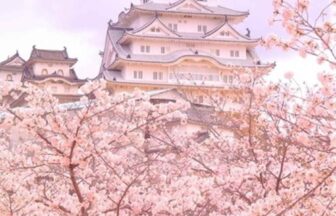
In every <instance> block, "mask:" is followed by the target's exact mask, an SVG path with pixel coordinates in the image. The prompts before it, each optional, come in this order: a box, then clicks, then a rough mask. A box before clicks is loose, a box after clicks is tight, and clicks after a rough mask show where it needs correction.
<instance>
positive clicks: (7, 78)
mask: <svg viewBox="0 0 336 216" xmlns="http://www.w3.org/2000/svg"><path fill="white" fill-rule="evenodd" d="M6 80H7V81H9V82H12V81H13V76H12V75H11V74H8V75H7V77H6Z"/></svg>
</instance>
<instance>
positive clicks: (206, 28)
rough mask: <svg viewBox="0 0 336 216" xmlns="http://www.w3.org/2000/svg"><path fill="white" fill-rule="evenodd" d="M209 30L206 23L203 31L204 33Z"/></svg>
mask: <svg viewBox="0 0 336 216" xmlns="http://www.w3.org/2000/svg"><path fill="white" fill-rule="evenodd" d="M207 31H208V27H207V26H206V25H204V26H203V32H204V33H207Z"/></svg>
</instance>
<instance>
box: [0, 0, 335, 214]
mask: <svg viewBox="0 0 336 216" xmlns="http://www.w3.org/2000/svg"><path fill="white" fill-rule="evenodd" d="M274 6H275V13H274V14H275V17H276V19H275V20H281V21H282V22H283V26H284V27H285V28H286V29H287V30H288V33H289V34H290V37H291V39H290V41H289V42H288V41H287V42H285V41H284V40H282V39H280V38H279V37H274V36H273V37H271V38H269V39H267V40H265V44H266V45H268V46H274V45H275V46H281V47H283V48H290V49H293V50H296V51H298V53H299V54H301V55H302V56H305V55H312V56H315V58H316V59H317V60H318V61H319V62H322V60H323V62H328V63H329V64H330V65H334V64H335V56H334V52H335V47H334V46H335V44H334V43H335V42H334V41H335V40H334V39H333V38H334V37H335V25H334V24H330V25H329V27H326V26H325V23H323V22H324V21H322V18H321V17H322V15H323V14H324V13H325V12H326V11H328V10H329V9H332V7H335V1H331V2H330V4H329V5H327V6H326V7H325V9H323V11H321V15H320V16H318V17H317V18H318V19H317V22H316V23H314V24H311V21H310V19H311V18H310V16H309V6H310V4H309V1H307V0H298V1H295V3H293V2H292V1H274ZM325 22H327V21H325ZM329 22H330V21H329ZM306 45H309V46H306ZM303 54H304V55H303ZM321 58H322V59H321ZM285 78H286V80H287V81H283V82H278V83H269V82H266V81H264V80H263V76H262V74H257V73H256V71H255V70H253V69H251V70H248V71H245V73H243V74H241V75H240V79H241V86H240V94H239V97H241V98H240V100H239V101H241V106H240V107H239V108H237V109H236V110H233V111H232V112H231V113H230V114H228V113H227V112H226V111H225V110H223V109H222V107H221V104H225V101H219V103H217V102H218V101H217V102H216V103H214V104H218V106H217V107H215V108H214V110H213V111H211V115H210V120H209V121H204V122H203V125H202V126H201V127H202V128H203V129H204V128H205V129H206V130H207V133H206V134H201V135H202V136H200V133H197V132H196V133H192V134H190V133H188V130H187V129H186V128H188V126H190V125H192V122H190V121H188V115H187V114H188V110H190V109H191V108H195V107H194V106H192V105H190V103H187V102H185V101H177V102H162V103H158V104H156V103H153V102H152V101H151V100H150V98H149V96H148V95H147V94H146V93H144V92H140V91H139V92H138V91H137V92H134V93H129V94H126V93H124V94H117V95H110V94H109V92H108V91H106V90H105V86H104V82H98V81H97V82H93V83H89V84H87V85H85V86H84V87H83V89H82V91H83V92H84V93H85V94H86V96H84V97H83V98H82V99H81V101H80V102H77V103H73V104H63V105H60V104H58V102H57V99H55V98H54V97H52V96H51V95H50V94H49V93H48V92H45V91H42V90H40V89H35V88H34V87H33V86H28V87H27V88H23V87H16V88H20V89H19V90H20V92H23V93H24V94H25V95H26V100H27V106H25V107H20V108H11V107H9V106H6V105H2V106H1V108H0V122H1V123H0V126H1V127H0V134H1V136H0V170H1V175H0V213H1V215H83V216H86V215H176V216H180V215H190V216H194V215H204V216H205V215H211V216H219V215H242V216H244V215H246V216H250V215H260V216H261V215H324V216H326V215H336V130H335V129H336V121H335V119H336V112H335V110H336V109H335V108H336V97H335V96H336V88H335V86H336V79H335V75H334V74H332V73H330V74H328V73H320V74H317V78H318V80H319V83H318V84H317V85H316V86H304V87H302V86H301V85H297V83H296V82H295V80H293V77H292V74H290V73H288V74H286V76H285ZM4 89H5V90H4V91H2V92H5V93H6V94H7V93H8V92H10V90H9V89H8V88H4ZM199 112H200V113H199V114H200V115H205V114H204V113H203V112H202V111H199ZM193 126H194V125H193ZM228 131H231V132H232V133H230V134H229V135H228ZM198 132H201V131H198ZM203 135H205V136H203Z"/></svg>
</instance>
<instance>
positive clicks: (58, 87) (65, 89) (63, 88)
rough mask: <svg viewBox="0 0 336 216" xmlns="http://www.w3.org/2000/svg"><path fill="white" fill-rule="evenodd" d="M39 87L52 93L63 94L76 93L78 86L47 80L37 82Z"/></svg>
mask: <svg viewBox="0 0 336 216" xmlns="http://www.w3.org/2000/svg"><path fill="white" fill-rule="evenodd" d="M38 86H39V87H41V88H43V89H45V90H47V91H49V92H51V93H52V94H63V95H77V94H78V86H75V85H69V84H67V83H63V82H62V83H59V82H54V81H51V80H50V81H47V82H44V83H41V84H38Z"/></svg>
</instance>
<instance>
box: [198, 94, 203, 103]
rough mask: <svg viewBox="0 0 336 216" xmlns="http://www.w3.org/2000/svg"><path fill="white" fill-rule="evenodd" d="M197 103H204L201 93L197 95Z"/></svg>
mask: <svg viewBox="0 0 336 216" xmlns="http://www.w3.org/2000/svg"><path fill="white" fill-rule="evenodd" d="M198 103H200V104H202V103H204V97H203V96H202V95H200V96H198Z"/></svg>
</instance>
